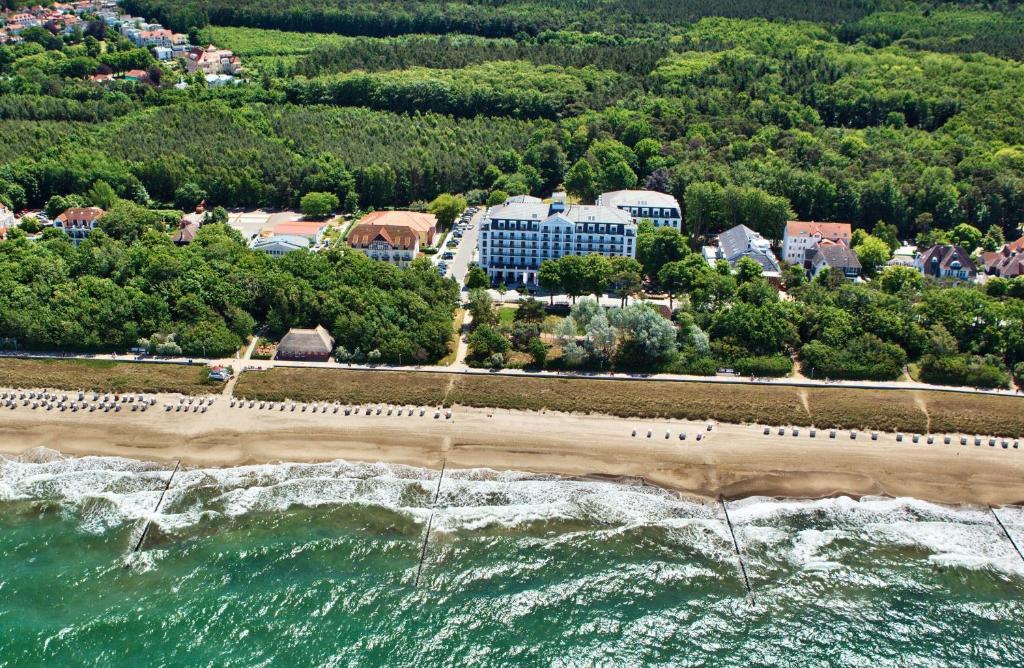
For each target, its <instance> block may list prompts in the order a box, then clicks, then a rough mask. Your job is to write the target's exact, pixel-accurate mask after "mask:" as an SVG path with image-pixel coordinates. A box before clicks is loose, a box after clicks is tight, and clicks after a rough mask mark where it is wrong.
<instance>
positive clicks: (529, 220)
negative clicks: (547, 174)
mask: <svg viewBox="0 0 1024 668" xmlns="http://www.w3.org/2000/svg"><path fill="white" fill-rule="evenodd" d="M477 244H478V246H477V247H478V250H479V252H480V266H481V268H483V269H484V271H486V272H487V276H488V277H489V278H490V279H491V281H493V282H496V283H505V284H506V285H526V286H535V285H537V271H538V270H539V269H540V264H541V262H543V261H544V260H548V259H557V258H560V257H563V256H566V255H589V254H591V253H599V254H601V255H605V256H608V257H612V256H626V257H636V223H635V222H634V220H633V217H632V216H631V215H630V214H629V212H627V211H623V210H621V209H618V208H614V207H610V206H601V205H582V204H567V203H566V199H565V197H564V195H560V194H556V196H555V197H554V198H553V199H552V202H551V203H550V204H545V203H544V202H541V201H540V200H539V199H537V198H535V197H514V198H510V199H509V200H507V201H506V202H505V204H503V205H501V206H496V207H494V208H492V209H491V210H490V211H488V213H487V216H485V217H484V220H483V222H482V223H481V226H480V236H479V238H478V241H477Z"/></svg>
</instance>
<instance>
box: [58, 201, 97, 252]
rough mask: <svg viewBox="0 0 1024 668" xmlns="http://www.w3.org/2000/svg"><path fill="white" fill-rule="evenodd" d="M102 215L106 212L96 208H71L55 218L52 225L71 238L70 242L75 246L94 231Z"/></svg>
mask: <svg viewBox="0 0 1024 668" xmlns="http://www.w3.org/2000/svg"><path fill="white" fill-rule="evenodd" d="M104 213H106V212H105V211H104V210H103V209H101V208H99V207H97V206H86V207H72V208H70V209H67V210H66V211H64V213H62V214H60V215H59V216H57V219H56V220H55V221H54V225H55V226H57V227H59V228H61V229H62V230H64V233H65V234H67V235H68V236H69V237H70V238H71V242H72V243H73V244H75V245H76V246H77V245H78V244H80V243H82V239H85V238H86V237H87V236H89V233H90V232H92V231H93V230H94V229H96V223H97V222H98V221H99V219H100V218H102V217H103V214H104Z"/></svg>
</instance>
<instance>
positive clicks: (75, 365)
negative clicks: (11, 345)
mask: <svg viewBox="0 0 1024 668" xmlns="http://www.w3.org/2000/svg"><path fill="white" fill-rule="evenodd" d="M0 387H24V388H51V389H57V390H82V391H85V390H90V391H95V392H177V393H180V394H207V393H210V392H219V391H220V389H221V385H220V383H213V382H211V381H210V379H209V369H207V368H206V367H205V366H191V365H188V364H139V363H132V362H115V361H112V360H64V359H17V358H9V357H8V358H4V359H2V360H0Z"/></svg>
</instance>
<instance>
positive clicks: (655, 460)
mask: <svg viewBox="0 0 1024 668" xmlns="http://www.w3.org/2000/svg"><path fill="white" fill-rule="evenodd" d="M4 393H6V394H7V395H8V396H9V397H13V401H15V402H17V406H16V407H15V408H10V407H6V406H5V407H2V408H0V410H2V411H3V420H2V421H0V453H2V454H4V455H7V456H13V457H16V456H19V455H22V454H23V453H26V452H30V451H31V450H33V449H35V448H48V449H52V450H56V451H59V452H61V453H64V454H66V455H72V456H83V455H104V456H122V457H129V458H135V459H145V460H159V461H166V462H173V461H175V460H180V461H181V463H182V465H184V466H204V467H208V466H236V465H244V464H254V463H273V462H281V461H289V462H314V461H328V460H333V459H345V460H351V461H366V462H378V461H381V462H388V463H396V464H407V465H413V466H420V467H429V468H441V467H442V466H445V467H447V468H448V469H457V468H491V469H498V470H506V469H514V470H522V471H530V472H541V473H551V474H557V475H564V476H584V477H590V476H601V477H608V478H614V479H637V480H643V481H646V482H648V483H651V484H655V485H659V486H662V487H665V488H668V489H673V490H677V491H679V492H683V493H687V494H693V495H697V496H701V497H705V498H709V499H710V498H714V497H717V496H719V495H723V496H726V497H729V498H735V497H743V496H752V495H765V496H778V497H823V496H833V495H841V494H843V495H851V496H861V495H867V494H872V495H875V494H881V495H890V496H912V497H916V498H919V499H924V500H929V501H934V502H939V503H949V504H959V503H973V504H993V505H1006V504H1019V503H1021V502H1024V451H1022V450H1021V449H1020V448H1019V442H1017V441H1015V440H1014V439H1009V438H1007V439H1003V438H984V439H978V440H975V439H976V437H975V436H974V435H973V434H967V435H964V436H963V437H961V435H960V434H949V435H948V439H947V435H945V434H935V435H933V436H931V437H925V436H921V437H919V438H918V439H917V442H914V440H915V439H914V438H913V436H912V435H910V434H904V435H902V440H897V435H896V434H894V433H884V432H880V433H878V434H877V437H876V438H875V437H873V435H872V433H871V432H863V431H861V432H856V433H854V432H850V431H849V430H836V431H835V433H834V435H833V433H832V431H831V430H827V429H818V430H816V431H815V434H814V436H813V437H812V436H811V430H810V429H808V428H806V427H805V428H799V429H794V428H792V427H788V428H785V429H784V430H783V434H782V435H780V434H779V433H778V429H777V428H775V427H773V428H772V429H770V430H769V433H768V434H765V427H764V426H763V425H737V424H726V423H718V422H708V421H706V420H700V421H697V420H684V419H665V418H647V419H644V418H623V417H612V416H607V415H579V414H567V413H558V412H552V411H538V412H526V411H516V410H507V409H501V410H497V409H488V408H469V407H465V406H461V405H458V404H456V405H454V406H452V407H451V408H450V409H445V408H439V407H438V406H434V405H401V406H395V405H391V406H389V405H385V404H382V403H378V402H374V403H359V404H356V403H352V404H347V405H346V404H343V403H334V402H316V403H312V402H304V403H294V402H290V401H288V402H284V404H283V405H282V403H281V402H279V401H275V402H271V401H269V400H263V401H260V400H248V401H245V402H244V403H242V402H240V401H238V400H237V399H233V398H230V397H225V396H223V395H211V396H209V397H203V398H202V403H200V402H199V399H194V398H189V399H187V398H185V397H184V396H183V395H179V394H157V395H150V396H151V398H152V399H153V400H154V402H153V403H152V404H151V405H150V406H149V407H148V408H147V410H146V411H145V412H143V411H141V410H131V409H130V408H127V407H124V406H123V407H122V410H120V411H117V410H110V409H109V408H108V410H106V411H104V410H103V409H102V408H100V407H97V408H93V407H92V405H93V404H95V403H96V402H95V401H94V400H93V398H92V397H91V396H89V395H88V394H87V395H86V396H85V397H84V399H83V400H81V401H80V400H78V398H77V393H75V394H74V395H73V396H69V398H68V399H67V400H63V399H61V398H58V399H56V400H54V401H53V402H51V403H53V406H51V407H50V409H49V410H46V409H45V408H44V407H43V406H38V407H37V408H35V409H33V408H32V407H31V405H28V406H26V405H23V403H22V402H23V401H24V399H23V398H20V395H22V394H26V396H27V391H26V390H24V389H21V390H4ZM69 394H71V393H69ZM100 399H101V401H102V397H101V398H100ZM189 401H191V402H192V403H191V404H189V403H188V402H189ZM72 402H77V403H76V404H75V406H74V409H72V408H69V406H71V404H72ZM122 402H123V399H122ZM59 403H63V404H64V410H61V409H60V407H59ZM232 403H234V405H232ZM378 408H379V409H380V410H379V411H378V410H377V409H378ZM449 411H450V412H449ZM684 437H685V440H684ZM876 439H877V440H876ZM929 441H930V442H929ZM976 443H977V444H976ZM1015 446H1016V447H1015Z"/></svg>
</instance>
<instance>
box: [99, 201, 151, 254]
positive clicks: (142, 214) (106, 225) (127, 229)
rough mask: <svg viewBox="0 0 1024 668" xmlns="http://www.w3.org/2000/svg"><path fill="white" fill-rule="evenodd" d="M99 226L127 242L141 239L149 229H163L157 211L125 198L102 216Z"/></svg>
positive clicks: (110, 234) (112, 235)
mask: <svg viewBox="0 0 1024 668" xmlns="http://www.w3.org/2000/svg"><path fill="white" fill-rule="evenodd" d="M97 227H98V228H99V229H101V230H103V231H104V232H105V233H106V234H107V236H109V237H111V238H113V239H117V240H119V241H124V242H126V243H130V242H133V241H137V240H139V239H141V238H142V237H143V235H144V234H145V233H146V230H148V229H160V230H162V229H163V225H162V224H161V223H160V218H159V217H158V216H157V215H156V214H155V213H153V212H152V211H150V210H149V209H146V208H145V207H141V206H139V205H138V204H136V203H135V202H129V201H128V200H124V199H122V200H118V201H117V202H116V203H115V204H114V205H113V206H112V207H110V209H108V210H107V211H106V213H104V214H103V215H102V216H101V217H100V219H99V221H98V223H97Z"/></svg>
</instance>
